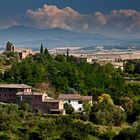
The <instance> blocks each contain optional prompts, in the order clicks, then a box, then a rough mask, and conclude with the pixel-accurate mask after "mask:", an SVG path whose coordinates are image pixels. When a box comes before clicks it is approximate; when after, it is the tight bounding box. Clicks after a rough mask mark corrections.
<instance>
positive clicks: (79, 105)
mask: <svg viewBox="0 0 140 140" xmlns="http://www.w3.org/2000/svg"><path fill="white" fill-rule="evenodd" d="M58 98H59V99H62V100H63V101H64V103H69V104H71V105H72V107H73V108H74V110H75V112H80V111H83V102H84V101H89V103H90V104H91V105H92V96H82V95H80V94H60V95H59V97H58Z"/></svg>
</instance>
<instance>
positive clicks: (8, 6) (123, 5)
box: [0, 0, 140, 18]
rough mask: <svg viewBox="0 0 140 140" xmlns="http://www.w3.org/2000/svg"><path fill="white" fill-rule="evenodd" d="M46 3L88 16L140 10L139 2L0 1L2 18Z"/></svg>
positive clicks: (114, 0)
mask: <svg viewBox="0 0 140 140" xmlns="http://www.w3.org/2000/svg"><path fill="white" fill-rule="evenodd" d="M46 3H47V4H49V5H56V6H58V7H59V8H64V7H66V6H69V7H71V8H73V9H75V10H77V11H78V12H80V13H88V14H89V13H93V12H95V11H101V12H104V13H106V12H110V11H111V10H113V9H135V10H140V1H139V0H0V13H1V14H0V17H3V18H5V17H10V16H14V15H16V14H23V13H25V12H26V11H27V10H28V9H36V8H39V7H42V5H44V4H46Z"/></svg>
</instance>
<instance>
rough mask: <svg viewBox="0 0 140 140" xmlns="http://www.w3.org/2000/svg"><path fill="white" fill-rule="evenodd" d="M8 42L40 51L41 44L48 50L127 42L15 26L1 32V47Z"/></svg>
mask: <svg viewBox="0 0 140 140" xmlns="http://www.w3.org/2000/svg"><path fill="white" fill-rule="evenodd" d="M7 41H11V42H12V43H14V44H15V46H16V47H30V48H33V49H38V48H39V47H40V44H41V43H43V45H44V47H47V48H56V47H83V48H86V47H91V46H97V45H104V46H110V45H114V46H115V45H117V44H123V43H125V42H127V40H126V39H125V40H124V39H123V40H122V39H118V38H114V37H107V36H104V35H101V34H91V33H80V32H75V31H68V30H64V29H59V28H53V29H37V28H32V27H25V26H15V27H11V28H8V29H4V30H0V45H1V46H3V45H5V44H6V42H7ZM92 48H93V47H92Z"/></svg>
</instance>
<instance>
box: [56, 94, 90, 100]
mask: <svg viewBox="0 0 140 140" xmlns="http://www.w3.org/2000/svg"><path fill="white" fill-rule="evenodd" d="M58 98H59V99H68V100H69V99H73V100H92V96H82V95H80V94H60V95H59V97H58Z"/></svg>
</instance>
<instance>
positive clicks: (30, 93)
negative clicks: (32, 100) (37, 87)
mask: <svg viewBox="0 0 140 140" xmlns="http://www.w3.org/2000/svg"><path fill="white" fill-rule="evenodd" d="M43 94H45V93H38V92H18V93H17V94H16V95H33V96H42V95H43Z"/></svg>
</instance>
